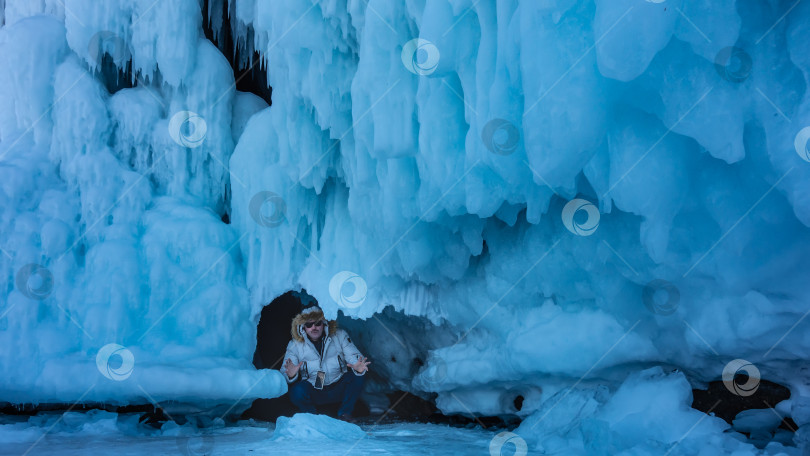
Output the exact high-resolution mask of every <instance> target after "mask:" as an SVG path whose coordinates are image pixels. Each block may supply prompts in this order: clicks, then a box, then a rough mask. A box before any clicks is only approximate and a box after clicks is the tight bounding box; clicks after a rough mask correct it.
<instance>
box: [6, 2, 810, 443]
mask: <svg viewBox="0 0 810 456" xmlns="http://www.w3.org/2000/svg"><path fill="white" fill-rule="evenodd" d="M223 1H224V0H210V2H206V4H207V6H208V8H207V11H220V10H222V8H223V4H222V2H223ZM227 6H228V11H229V14H230V22H229V23H224V22H223V21H222V20H221V18H219V17H218V16H217V15H216V14H214V15H211V17H203V11H204V8H203V1H202V0H199V1H195V0H176V1H172V2H153V1H151V0H116V1H105V2H93V1H89V0H65V1H64V3H63V2H62V1H59V0H39V1H30V0H5V2H2V1H0V24H2V26H0V106H1V107H2V108H0V188H2V193H0V195H2V196H0V198H2V200H3V203H2V205H0V211H2V215H1V216H0V217H1V218H0V220H2V223H0V247H1V248H2V249H3V252H2V256H0V268H2V271H3V272H2V274H0V278H2V280H3V281H4V287H3V290H4V291H3V296H2V298H3V302H2V303H0V305H2V307H0V346H2V347H4V348H3V353H2V355H3V357H2V360H1V361H0V401H7V402H13V403H20V402H68V403H69V402H74V401H104V402H113V403H128V402H145V401H161V400H166V399H171V398H174V399H182V400H186V401H190V402H196V403H199V404H204V405H207V406H214V405H217V404H223V403H231V402H232V401H234V400H249V399H251V398H255V397H275V396H279V395H281V394H283V393H284V392H285V391H286V389H285V388H286V386H285V382H284V381H283V379H282V378H281V377H280V374H279V375H276V374H277V373H276V372H267V371H256V370H255V369H254V368H253V366H252V365H251V361H250V360H251V356H252V353H253V350H254V348H255V340H256V338H255V337H256V323H257V320H258V315H259V313H260V311H261V309H262V306H264V305H266V304H268V303H269V302H271V301H272V300H273V299H274V298H275V297H277V296H280V295H281V294H283V293H285V292H287V291H289V290H301V289H306V291H307V292H308V293H310V294H311V295H312V296H314V297H316V298H317V299H318V301H319V303H320V305H321V307H322V308H323V309H324V310H325V312H326V314H327V316H329V317H336V316H337V315H338V312H339V311H340V312H341V313H342V315H345V316H350V317H354V318H357V319H363V320H365V321H366V322H368V327H370V328H371V327H373V328H376V329H375V330H374V331H371V330H368V331H367V332H366V333H363V334H358V335H357V337H358V339H361V340H364V341H366V343H367V345H366V347H367V350H368V352H369V355H370V356H371V357H372V359H373V358H374V356H375V355H382V354H392V355H397V356H396V358H397V359H400V360H410V359H413V358H414V356H415V354H416V353H427V352H429V356H428V357H427V358H426V360H425V361H426V364H425V366H424V367H422V368H419V369H418V371H417V369H415V368H413V366H400V365H388V366H385V367H383V366H381V367H380V368H381V369H382V370H383V372H386V373H389V374H390V375H391V376H390V377H389V378H388V380H389V381H390V383H391V384H392V385H398V387H400V388H403V389H406V390H411V391H414V392H417V393H438V396H437V399H436V403H437V404H438V406H439V407H440V408H441V409H442V411H444V412H446V413H481V414H501V413H518V414H519V415H521V416H523V417H526V420H525V421H524V423H523V424H522V426H521V428H519V429H518V431H517V432H518V433H519V434H520V435H522V436H523V438H524V439H526V441H527V442H529V445H530V447H531V448H533V449H540V448H541V447H542V448H545V449H546V450H549V449H551V448H563V447H570V448H574V447H578V448H582V449H583V450H582V451H587V449H588V445H589V444H590V443H588V442H592V441H601V442H607V441H609V442H611V445H613V447H611V448H614V449H615V450H616V451H617V452H618V451H622V450H625V449H630V448H634V445H639V447H638V448H639V450H638V451H644V450H649V451H656V449H660V448H665V447H666V445H672V444H674V443H675V442H679V443H680V440H678V438H679V436H680V435H682V434H683V433H682V432H681V433H680V434H678V433H679V432H680V431H681V430H684V432H685V431H686V430H687V429H689V427H690V426H692V425H693V424H694V423H695V422H699V425H696V426H697V427H696V430H695V431H693V432H692V433H691V434H690V436H689V438H688V439H686V440H684V442H683V443H682V445H684V446H683V448H692V449H695V451H700V448H701V443H700V442H704V443H705V442H710V443H711V444H712V447H713V448H714V447H724V448H726V449H728V450H729V451H731V449H732V448H733V447H737V446H739V445H742V446H740V448H749V449H751V448H753V447H751V446H750V445H747V444H742V443H739V442H737V441H736V440H734V439H732V438H731V437H727V436H724V435H723V433H722V431H723V430H724V429H725V428H724V426H723V425H721V424H722V423H720V424H718V422H717V420H718V419H716V418H712V417H709V418H706V419H705V420H703V419H701V413H700V412H697V411H695V410H691V409H688V407H689V403H690V402H689V399H690V394H691V393H690V392H689V385H690V384H691V385H692V387H697V386H699V385H702V384H705V383H706V382H709V381H713V380H718V379H720V378H721V375H722V374H723V371H724V369H725V368H726V367H727V366H728V365H729V363H731V362H732V361H733V360H747V361H748V362H750V363H751V365H753V366H756V369H757V370H758V372H759V373H760V374H761V377H762V378H763V379H768V380H771V381H774V382H777V383H780V384H783V385H786V386H788V387H789V388H790V390H791V394H792V398H791V400H790V402H789V403H786V404H782V405H781V409H783V410H785V413H786V414H790V415H791V416H792V417H793V419H794V421H795V422H796V423H797V424H800V425H802V424H806V423H808V422H810V412H808V410H810V407H808V406H807V403H808V401H810V399H807V398H808V396H810V391H808V388H807V385H808V379H810V376H809V375H808V373H807V372H806V368H805V367H804V366H806V363H805V362H804V359H805V358H806V354H807V353H808V351H809V350H810V337H808V334H810V332H808V331H807V327H806V325H807V324H810V323H808V320H807V319H805V318H804V317H805V316H806V315H807V312H808V310H810V307H808V302H810V301H808V293H810V292H808V290H807V287H806V286H805V280H806V276H807V272H808V270H810V269H808V260H807V258H808V252H810V231H809V230H808V226H810V184H808V182H810V163H808V162H810V149H808V139H809V138H810V130H808V129H807V127H808V126H810V96H808V93H807V83H808V81H810V54H808V53H807V51H806V45H807V42H808V41H807V36H808V34H809V33H810V4H807V3H806V2H789V1H776V0H773V1H765V0H759V1H756V2H734V1H729V0H721V1H716V2H685V1H682V0H611V1H607V0H594V1H590V0H582V1H576V0H565V1H560V2H550V1H547V0H537V1H518V0H497V1H495V0H483V1H474V0H405V1H387V0H285V1H283V2H281V1H278V2H276V1H260V0H259V1H257V0H229V1H228V5H227ZM209 21H210V22H211V24H212V27H213V28H214V32H215V33H217V34H219V33H224V27H230V29H231V30H230V32H231V33H232V35H233V37H234V45H235V46H237V47H239V49H240V50H241V51H242V52H241V53H240V55H241V56H242V57H241V58H242V62H241V63H242V65H243V67H248V66H253V65H261V67H262V68H266V72H267V77H268V83H269V84H270V86H272V88H273V99H272V106H270V107H267V103H266V102H265V101H263V100H261V99H259V98H258V97H256V96H254V95H251V94H246V93H242V92H239V91H237V90H236V80H235V78H234V76H233V71H232V69H231V67H230V64H229V62H228V59H227V58H226V57H225V56H224V55H223V54H222V52H221V51H220V50H219V49H218V48H217V47H216V46H215V45H214V44H212V43H211V42H210V41H209V40H207V39H206V38H205V36H204V35H203V24H204V23H208V22H209ZM254 52H255V53H257V54H258V56H259V60H255V61H254V60H253V59H252V58H250V57H249V56H252V55H254ZM105 62H106V64H105ZM110 62H112V64H110ZM116 70H121V71H122V73H121V74H123V75H124V76H123V78H124V79H126V78H130V80H128V81H124V82H125V83H126V85H127V86H131V87H126V88H120V89H118V90H113V91H112V92H114V93H111V91H110V90H109V89H108V87H109V84H112V83H113V82H115V81H117V83H120V82H121V81H120V80H119V79H120V77H121V76H120V75H119V74H116V73H117V72H116ZM223 214H227V215H228V218H229V220H230V224H225V223H223V222H222V220H221V218H222V216H223ZM386 307H390V308H392V309H393V310H395V311H398V312H399V313H398V315H399V322H400V323H401V325H395V327H394V328H393V330H392V332H393V333H395V334H394V335H392V334H391V333H389V329H388V328H379V327H377V326H372V323H371V322H372V321H373V320H372V318H373V317H376V316H377V315H378V314H380V313H381V312H382V311H383V309H385V308H386ZM416 316H419V317H425V318H426V319H427V320H426V321H429V322H430V323H431V324H424V325H420V326H416V327H415V326H413V325H409V324H408V318H409V317H416ZM433 326H436V327H438V329H437V328H434V327H433ZM358 327H359V328H362V327H363V325H359V326H358ZM425 334H427V335H429V337H426V336H425ZM109 344H114V345H111V346H110V345H109ZM99 354H105V355H104V356H101V358H104V359H99ZM114 355H115V356H114ZM105 357H106V358H105ZM111 357H114V358H115V362H113V363H112V364H110V359H109V358H111ZM380 358H382V356H380ZM377 364H385V362H384V359H379V360H378V362H377ZM102 366H106V367H105V368H102ZM661 366H662V367H661ZM105 369H106V370H105ZM656 369H658V370H656ZM675 369H677V372H672V371H673V370H675ZM100 371H101V372H100ZM571 385H574V386H576V388H574V389H571ZM600 388H607V390H605V391H602V390H601V389H600ZM246 391H247V392H246ZM658 394H660V395H662V397H658V398H657V401H659V402H655V400H654V399H655V397H656V395H658ZM518 395H520V396H521V397H523V398H525V403H524V405H523V407H522V409H521V410H520V411H519V412H518V411H515V410H513V408H514V406H513V405H510V404H512V403H513V401H514V399H515V397H516V396H518ZM622 395H625V396H626V397H634V396H636V395H637V396H638V397H642V398H648V399H650V401H651V402H652V405H651V404H650V403H640V404H637V405H638V408H636V409H633V408H632V407H630V408H627V407H628V406H627V404H626V403H623V402H622V401H621V400H620V399H621V397H622ZM617 398H618V399H617ZM558 403H559V404H561V405H560V406H559V407H560V408H557V407H556V404H558ZM655 404H658V406H660V409H658V410H653V405H655ZM622 407H625V408H624V409H623V408H622ZM550 409H553V410H550ZM660 410H670V411H671V412H672V416H673V418H672V421H671V423H675V424H674V425H673V427H671V428H669V429H666V430H662V429H659V428H655V426H657V425H658V424H660V425H661V426H665V425H666V424H667V423H666V422H661V423H658V424H656V423H657V422H655V421H653V422H652V424H650V422H648V421H644V423H646V424H643V425H642V423H641V421H639V423H638V426H636V425H635V424H634V421H633V420H641V418H640V417H650V416H652V415H655V414H657V413H661V412H660ZM544 413H551V414H552V415H553V414H554V413H559V414H562V416H559V417H558V418H557V419H556V420H555V422H554V423H548V422H546V421H544V419H543V417H544V416H545V415H543V414H544ZM703 416H705V415H703ZM742 418H745V417H742ZM742 418H741V419H742ZM650 419H652V418H650ZM747 419H748V421H749V422H751V421H753V422H755V423H761V422H763V421H762V420H761V419H760V420H758V421H757V419H755V418H747ZM566 420H567V421H566ZM642 421H643V420H642ZM536 422H542V423H544V424H542V425H540V427H537V428H534V429H531V430H529V429H528V428H529V426H532V423H536ZM741 423H743V421H741ZM644 426H647V427H644ZM726 427H727V425H726ZM682 428H683V429H682ZM633 429H642V431H643V433H644V434H645V435H646V436H647V438H648V439H649V440H646V441H644V442H641V443H639V442H637V441H636V440H634V438H635V433H637V432H639V431H637V430H633ZM808 429H810V427H808V428H800V429H799V432H798V434H797V438H799V437H801V436H803V437H801V438H803V439H805V440H810V438H808V435H809V434H808V432H810V431H808ZM540 430H542V432H544V433H546V434H548V435H549V436H551V435H553V436H554V437H553V438H551V437H548V438H547V439H544V440H542V441H541V440H540V437H538V436H540V435H546V434H542V433H541V431H540ZM631 430H633V431H631ZM521 431H522V432H523V433H521ZM676 434H678V435H676ZM572 442H573V443H572ZM738 443H739V445H738ZM555 445H558V446H557V447H555ZM645 445H646V446H645ZM772 445H778V444H772ZM665 451H666V450H665ZM740 451H744V450H743V449H741V450H740ZM751 451H753V450H751ZM774 451H776V450H774ZM694 454H698V453H694ZM740 454H742V453H740Z"/></svg>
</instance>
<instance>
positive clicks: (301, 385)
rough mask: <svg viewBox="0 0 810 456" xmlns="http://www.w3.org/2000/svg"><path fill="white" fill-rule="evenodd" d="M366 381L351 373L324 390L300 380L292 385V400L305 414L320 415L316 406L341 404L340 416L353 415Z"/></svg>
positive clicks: (290, 391)
mask: <svg viewBox="0 0 810 456" xmlns="http://www.w3.org/2000/svg"><path fill="white" fill-rule="evenodd" d="M365 379H366V377H365V376H359V375H354V373H353V372H351V371H349V372H346V373H345V374H343V376H342V377H340V380H338V381H336V382H335V383H332V384H331V385H326V386H324V387H323V389H322V390H317V389H315V387H314V386H312V384H311V383H309V382H308V381H306V380H299V381H297V382H295V383H293V384H291V385H290V389H289V393H290V400H291V401H292V403H293V404H295V406H296V407H298V408H299V409H300V410H301V411H302V412H304V413H318V411H317V410H316V409H315V406H316V405H324V404H334V403H340V409H339V410H338V416H340V415H351V413H352V410H354V403H355V402H357V399H358V398H359V397H360V392H361V391H362V390H363V384H364V383H365Z"/></svg>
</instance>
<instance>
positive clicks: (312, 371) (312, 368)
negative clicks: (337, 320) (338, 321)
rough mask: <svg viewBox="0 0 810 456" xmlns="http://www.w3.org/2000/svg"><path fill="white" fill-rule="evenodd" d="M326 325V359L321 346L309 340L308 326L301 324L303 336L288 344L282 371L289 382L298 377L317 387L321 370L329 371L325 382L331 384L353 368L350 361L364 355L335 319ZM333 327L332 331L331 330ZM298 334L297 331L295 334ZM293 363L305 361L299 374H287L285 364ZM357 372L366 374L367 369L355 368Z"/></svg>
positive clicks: (300, 334) (352, 361)
mask: <svg viewBox="0 0 810 456" xmlns="http://www.w3.org/2000/svg"><path fill="white" fill-rule="evenodd" d="M329 323H330V324H328V325H324V333H323V335H322V336H321V337H323V338H325V340H324V346H323V358H321V356H320V355H319V354H318V349H317V348H315V344H313V343H312V341H311V340H309V337H307V335H306V332H304V328H303V326H302V325H301V324H298V325H295V326H298V328H296V329H297V331H296V332H298V335H299V337H293V340H291V341H290V343H289V344H287V353H286V354H285V355H284V362H283V363H282V364H281V369H280V370H281V373H282V374H283V375H284V378H285V379H287V383H292V382H294V381H295V380H296V379H297V378H301V379H303V380H307V381H308V382H309V383H311V384H312V385H313V386H315V376H316V375H317V373H318V371H319V370H322V371H324V372H325V374H326V375H325V378H324V385H331V384H332V383H335V382H336V381H338V380H340V378H341V377H342V376H343V374H344V373H346V372H347V371H349V370H350V369H351V368H350V367H348V366H347V365H346V363H350V364H354V363H356V362H357V360H359V359H360V358H361V357H362V356H363V355H361V354H360V350H358V349H357V347H356V346H355V345H354V344H353V343H352V340H351V339H350V338H349V334H347V333H346V331H344V330H342V329H337V328H336V325H335V324H334V323H333V322H329ZM330 329H331V330H332V331H330ZM293 335H294V336H295V335H296V334H295V333H293ZM288 359H289V360H290V361H291V362H292V363H293V364H295V365H298V363H300V362H301V361H303V362H304V364H303V365H301V368H300V369H298V374H296V376H295V377H293V378H289V377H287V370H286V369H285V368H284V365H285V364H287V360H288ZM351 371H352V372H353V373H354V375H358V376H359V375H365V374H366V372H367V371H363V373H362V374H358V373H357V372H356V371H355V370H354V369H351Z"/></svg>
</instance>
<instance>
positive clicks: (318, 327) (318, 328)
mask: <svg viewBox="0 0 810 456" xmlns="http://www.w3.org/2000/svg"><path fill="white" fill-rule="evenodd" d="M311 321H312V320H310V321H309V322H311ZM309 322H307V323H309ZM304 331H306V332H307V336H309V338H310V339H312V340H318V339H319V338H320V337H321V334H323V321H317V322H316V323H315V324H314V325H312V327H311V328H307V325H306V324H304Z"/></svg>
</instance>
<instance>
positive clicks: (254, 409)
mask: <svg viewBox="0 0 810 456" xmlns="http://www.w3.org/2000/svg"><path fill="white" fill-rule="evenodd" d="M309 302H316V303H317V301H316V300H315V298H314V297H312V296H310V295H309V294H308V293H307V292H306V290H301V292H297V291H288V292H286V293H284V294H283V295H281V296H279V297H278V298H276V299H274V300H273V302H271V303H270V304H268V305H266V306H264V308H263V309H262V313H261V316H260V317H259V324H258V326H257V330H256V351H255V352H254V353H253V365H254V366H256V369H280V368H281V365H282V363H283V362H284V353H285V352H286V350H287V344H288V343H289V342H290V339H291V338H292V336H291V334H290V324H291V323H292V319H293V318H294V317H295V316H296V315H298V313H300V312H301V309H303V307H304V305H305V304H307V303H309ZM338 406H339V404H334V406H332V405H327V406H324V407H319V408H318V411H319V412H320V413H325V414H327V415H330V416H333V417H336V416H337V410H338ZM297 412H298V409H297V408H296V407H295V406H294V405H293V404H292V402H290V399H289V396H288V395H287V394H284V395H282V396H281V397H277V398H273V399H256V400H255V401H253V404H252V405H251V407H250V408H249V409H248V410H246V411H245V412H244V413H243V414H242V416H241V418H243V419H247V418H254V419H259V420H266V421H275V420H276V419H277V418H278V417H279V416H292V415H294V414H295V413H297ZM354 414H355V415H357V416H364V415H368V406H366V404H365V403H364V402H363V399H362V397H361V398H360V400H358V401H357V404H356V405H355V409H354Z"/></svg>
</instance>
